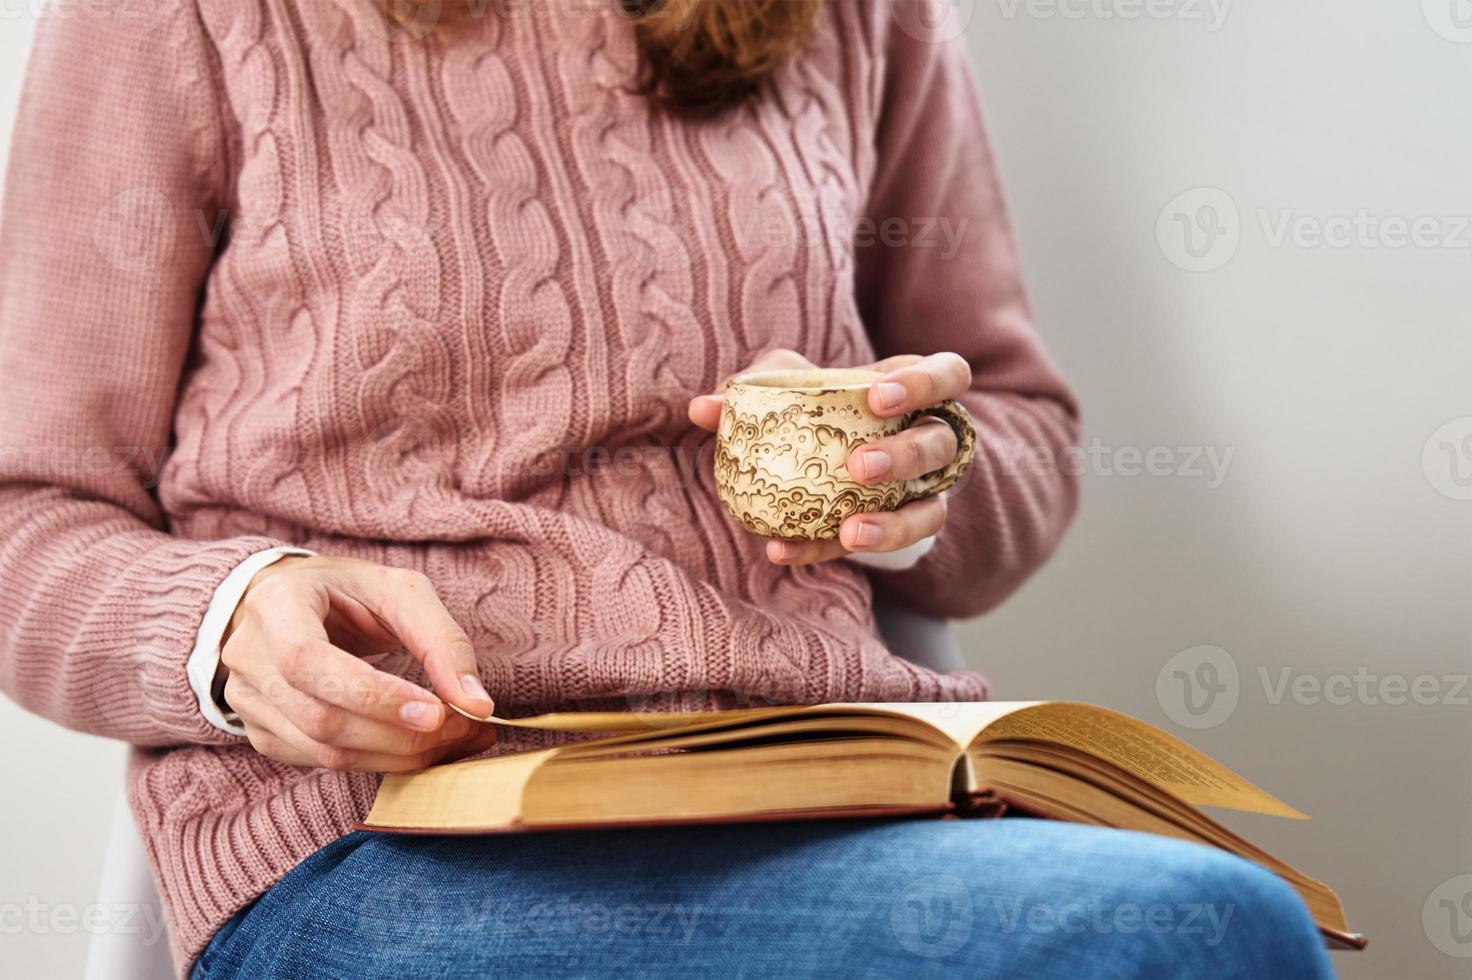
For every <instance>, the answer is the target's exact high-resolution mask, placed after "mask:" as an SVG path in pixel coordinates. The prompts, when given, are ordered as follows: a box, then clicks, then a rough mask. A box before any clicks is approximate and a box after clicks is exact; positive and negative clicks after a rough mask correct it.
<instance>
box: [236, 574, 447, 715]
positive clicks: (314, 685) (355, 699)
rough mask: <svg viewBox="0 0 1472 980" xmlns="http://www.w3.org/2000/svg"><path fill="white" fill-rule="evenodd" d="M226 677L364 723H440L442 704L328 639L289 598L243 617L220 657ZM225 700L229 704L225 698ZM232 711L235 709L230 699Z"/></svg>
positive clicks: (318, 623) (316, 619)
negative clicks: (276, 687) (283, 691)
mask: <svg viewBox="0 0 1472 980" xmlns="http://www.w3.org/2000/svg"><path fill="white" fill-rule="evenodd" d="M221 659H222V661H223V662H224V664H225V666H226V667H228V668H229V669H230V676H231V677H232V678H234V677H237V676H238V677H240V678H242V679H243V680H244V681H246V682H248V683H249V684H250V685H251V687H253V688H254V689H256V690H261V691H268V692H270V691H271V690H272V688H271V685H273V684H276V683H278V682H279V683H280V684H282V685H283V686H285V687H289V688H291V689H292V690H294V691H296V692H300V693H301V694H302V695H304V696H306V697H309V698H312V699H314V700H317V701H321V702H324V703H326V704H329V705H333V706H335V707H338V708H342V709H344V710H346V711H349V712H352V713H354V714H357V715H361V716H363V717H364V718H366V719H371V720H375V721H378V722H381V723H385V724H393V725H404V726H407V727H408V728H410V729H414V730H417V731H421V732H429V731H435V730H437V729H438V728H439V727H440V726H441V725H442V724H443V723H444V720H445V716H446V714H448V713H449V712H447V711H446V709H445V706H444V704H443V702H441V700H440V699H439V698H438V697H436V696H435V695H434V694H432V693H431V692H429V691H426V690H425V689H424V688H422V687H420V686H419V685H417V684H411V683H409V682H408V681H406V680H404V679H403V678H402V677H397V676H395V675H393V674H389V673H386V672H384V671H381V670H379V669H377V668H376V667H372V666H370V665H369V664H367V663H365V662H364V661H362V660H360V659H359V658H358V657H355V656H353V655H352V654H351V653H348V652H347V651H346V650H342V649H340V648H338V647H335V646H333V645H332V644H331V643H329V642H328V640H327V634H326V632H325V631H324V629H323V627H322V622H321V619H320V618H319V617H318V616H317V615H316V614H315V612H314V611H313V610H311V609H309V608H307V607H306V606H305V605H303V604H300V603H297V602H293V601H291V600H290V597H287V598H286V601H283V602H279V603H277V604H276V605H273V606H272V607H271V615H270V617H269V618H266V617H262V616H259V615H253V614H251V613H247V616H246V618H245V619H244V620H243V621H242V623H241V624H240V626H239V627H237V629H236V630H235V632H234V633H233V634H232V635H231V637H230V640H229V642H227V643H226V644H225V649H224V650H223V651H222V653H221ZM227 700H229V698H228V695H227ZM230 704H231V707H233V708H234V709H235V710H236V711H240V710H241V709H240V706H239V705H237V704H236V703H235V702H234V701H231V702H230Z"/></svg>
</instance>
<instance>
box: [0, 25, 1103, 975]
mask: <svg viewBox="0 0 1472 980" xmlns="http://www.w3.org/2000/svg"><path fill="white" fill-rule="evenodd" d="M616 6H617V5H616V4H614V3H611V2H610V3H608V4H607V7H608V10H605V9H604V5H603V4H601V3H592V2H579V3H540V2H528V3H516V4H512V5H509V6H508V5H504V4H487V5H486V8H485V9H486V10H487V12H488V13H487V15H486V16H485V17H484V18H482V19H481V20H479V21H478V22H476V23H475V24H474V25H473V26H471V27H469V28H468V29H465V30H462V31H460V32H456V33H450V32H446V31H436V32H435V33H433V34H431V35H430V36H429V37H428V38H426V39H423V40H418V39H415V38H412V37H411V36H409V35H406V34H402V33H397V32H390V31H385V30H384V29H383V26H382V23H381V21H379V20H378V19H377V18H376V17H373V16H372V15H371V14H367V13H365V11H366V10H368V9H370V8H369V6H368V5H366V4H365V3H363V2H362V0H310V2H301V0H198V2H197V3H196V2H193V0H182V2H178V3H165V4H153V5H143V6H140V5H138V4H135V3H131V2H128V0H98V2H93V3H90V4H84V5H76V4H68V5H63V6H62V7H61V8H60V12H59V13H55V14H51V15H48V16H46V17H45V18H44V20H43V22H42V24H41V26H40V33H39V36H38V38H37V42H36V48H35V52H34V55H33V57H32V61H31V65H30V69H29V78H28V81H27V85H26V90H25V96H24V100H23V102H22V105H21V109H20V116H19V121H18V124H17V129H16V135H15V143H14V149H13V156H12V160H11V163H10V175H9V183H8V185H7V191H6V198H5V212H4V219H3V226H0V686H3V688H4V690H5V691H6V692H8V693H9V694H10V695H11V696H12V697H13V698H15V699H16V700H17V701H18V702H20V703H21V704H22V705H24V706H26V707H27V708H29V709H31V710H33V711H36V712H38V713H40V714H43V715H45V716H47V717H49V718H52V719H54V720H56V721H57V722H60V723H61V724H64V725H67V726H69V727H71V728H75V729H79V730H82V731H87V732H95V733H98V734H101V735H106V736H110V737H113V738H119V739H124V740H126V741H128V742H131V743H133V744H134V745H135V746H137V749H136V751H135V752H134V754H133V756H132V764H131V766H130V769H129V774H128V791H129V797H130V799H131V801H132V805H133V810H134V813H135V815H136V818H137V820H138V823H139V825H140V827H141V829H142V831H143V834H144V837H145V839H146V841H147V844H148V848H149V851H150V854H151V856H152V859H153V864H154V868H155V871H156V874H157V878H158V883H159V885H160V888H161V891H162V893H163V895H164V897H165V901H166V905H167V911H168V914H169V922H170V925H171V929H172V936H173V941H174V944H175V947H174V952H175V955H176V959H177V960H178V961H179V963H180V965H181V967H187V966H188V964H190V963H191V962H192V961H193V959H194V958H195V956H196V955H197V954H198V952H199V950H200V949H201V948H202V946H203V945H204V944H205V943H206V942H207V941H208V939H209V937H210V936H211V934H212V933H213V931H214V930H215V929H216V928H217V927H218V926H219V925H220V924H221V923H222V922H223V921H224V920H225V919H226V918H227V917H228V916H230V915H231V914H232V913H233V912H234V911H235V910H237V909H239V908H240V907H241V906H243V905H244V904H246V903H247V902H249V901H250V900H251V899H252V898H254V897H255V896H257V895H258V894H260V893H261V892H262V891H263V890H265V889H266V888H267V887H269V886H270V885H271V884H272V883H273V882H274V881H276V880H277V879H278V878H280V877H281V876H282V875H283V874H285V873H286V872H287V871H288V870H289V869H290V868H291V867H292V866H293V865H295V864H296V863H297V862H299V861H300V860H302V858H303V857H305V856H306V855H308V854H309V853H311V852H312V851H313V850H314V849H316V848H318V847H319V846H321V845H322V844H324V843H325V842H328V841H330V840H332V839H334V838H336V837H338V836H339V835H341V834H343V833H344V832H345V831H346V830H347V829H348V828H349V826H350V825H351V824H352V823H353V821H354V820H355V819H357V818H359V817H361V816H362V815H363V814H364V813H365V811H366V808H367V807H368V805H369V803H370V802H371V800H372V798H373V794H374V789H375V786H376V780H375V778H374V777H372V776H366V775H348V774H344V773H340V772H332V771H326V770H308V769H298V768H293V767H290V766H286V765H281V764H278V763H276V762H273V761H270V760H268V759H265V758H263V757H261V756H259V755H257V754H256V753H255V752H254V751H253V750H252V749H251V748H250V746H249V745H247V744H245V743H244V742H243V741H242V740H239V739H236V738H234V737H232V736H230V735H228V734H226V733H224V732H222V731H220V730H217V729H215V728H212V727H211V726H210V725H208V724H207V723H206V722H205V721H204V719H203V718H202V717H201V716H200V714H199V711H198V708H197V704H196V700H195V696H194V694H193V692H192V691H191V689H190V686H189V681H188V679H187V677H186V674H185V662H186V659H187V657H188V654H189V651H190V649H191V646H192V643H193V639H194V635H195V631H196V630H197V628H198V627H199V624H200V619H201V616H202V614H203V611H204V609H205V607H206V605H207V603H208V602H209V599H210V597H211V594H212V592H213V590H214V589H215V587H216V586H217V585H218V584H219V582H220V581H221V580H222V579H223V578H224V576H225V575H226V574H227V573H228V572H229V570H230V569H231V568H232V567H233V566H234V565H235V564H236V563H237V562H239V561H240V560H241V559H242V558H244V557H245V556H247V555H249V554H251V553H252V552H255V551H258V550H260V549H263V548H266V547H269V546H272V545H277V544H283V543H291V544H300V545H304V546H306V547H310V548H313V549H316V550H318V551H320V552H323V553H327V554H339V555H352V556H357V557H362V558H367V559H372V560H375V561H379V562H385V563H390V564H395V565H405V566H413V567H415V568H418V569H420V570H422V571H424V572H426V573H427V574H428V575H429V576H430V577H431V578H432V579H433V580H434V582H435V583H436V585H437V586H438V588H439V589H440V591H441V594H442V596H443V598H444V600H445V602H446V604H447V605H448V607H449V608H450V610H451V611H452V612H453V613H454V614H455V616H456V617H457V618H458V620H459V621H460V622H461V623H462V624H463V625H464V627H465V628H466V630H467V631H468V632H469V633H470V636H471V637H472V639H473V640H474V641H475V642H476V645H477V647H478V650H479V655H480V663H481V669H482V673H483V675H484V678H485V681H486V685H487V687H488V688H489V689H490V691H491V693H492V694H493V695H494V696H495V698H496V700H497V702H498V704H499V705H500V706H501V708H502V710H508V709H509V710H513V711H517V712H531V711H538V710H543V709H547V708H550V707H553V706H563V707H591V706H620V707H627V706H630V705H632V706H657V707H674V706H686V707H692V706H699V707H707V706H723V705H732V704H739V703H743V702H749V701H751V700H753V699H760V700H762V701H777V702H820V701H826V700H834V699H853V700H861V699H862V700H904V699H956V698H980V697H983V696H985V685H984V683H983V681H982V680H981V679H980V678H979V677H977V676H976V675H974V674H953V675H936V674H934V673H930V672H928V671H925V670H922V669H919V668H917V667H914V666H912V665H910V664H908V663H907V662H906V661H904V660H901V659H898V658H896V657H895V656H893V655H892V654H891V653H890V652H889V651H888V650H887V649H886V648H885V647H884V645H883V644H882V642H881V641H880V640H879V639H878V638H877V637H876V632H875V627H874V622H873V617H872V614H871V611H870V604H871V581H872V582H873V583H874V584H876V585H877V586H878V587H880V588H882V589H885V590H887V591H888V592H890V593H892V594H894V595H896V596H898V597H899V598H900V599H902V600H903V601H905V602H908V603H909V604H911V605H912V606H913V607H915V608H917V609H919V610H923V611H927V612H930V613H934V614H938V615H945V616H969V615H974V614H977V613H980V612H981V611H983V610H985V609H987V608H988V607H990V606H992V605H994V604H995V603H997V602H999V601H1000V600H1001V599H1002V598H1004V597H1005V596H1006V595H1007V594H1008V593H1010V592H1011V591H1012V590H1013V589H1014V588H1015V587H1016V586H1017V585H1018V584H1019V583H1020V582H1021V581H1022V580H1023V579H1024V578H1025V577H1026V576H1027V575H1028V574H1029V573H1030V572H1031V571H1032V570H1033V569H1035V568H1036V567H1037V566H1038V564H1039V563H1040V562H1041V561H1043V559H1044V558H1045V557H1046V556H1047V555H1048V554H1049V552H1050V551H1051V550H1052V548H1053V547H1054V545H1055V543H1056V542H1057V541H1058V538H1059V535H1060V534H1061V532H1062V530H1063V528H1064V526H1065V524H1066V523H1067V521H1068V519H1069V517H1070V515H1071V513H1072V511H1073V509H1074V501H1075V486H1074V483H1073V481H1072V480H1071V479H1070V477H1069V475H1068V473H1067V469H1066V467H1058V466H1056V465H1049V464H1047V462H1046V460H1047V459H1055V458H1057V456H1058V454H1059V453H1060V452H1061V451H1062V450H1064V449H1065V448H1066V447H1067V446H1069V445H1070V444H1071V442H1072V440H1073V438H1074V435H1075V415H1074V406H1073V403H1072V400H1071V398H1070V395H1069V393H1068V391H1067V389H1066V388H1065V385H1064V383H1063V382H1062V380H1061V379H1060V378H1059V376H1058V374H1057V372H1056V371H1055V369H1054V368H1053V367H1052V366H1051V364H1050V362H1049V361H1048V359H1047V357H1046V355H1045V354H1044V352H1043V350H1042V348H1041V346H1040V344H1039V342H1038V340H1037V338H1036V337H1035V336H1034V333H1033V330H1032V327H1031V324H1030V321H1029V314H1028V310H1027V306H1026V301H1025V298H1024V294H1023V289H1022V283H1021V280H1020V278H1019V274H1018V267H1017V259H1016V256H1015V254H1014V249H1013V245H1012V242H1011V238H1010V233H1009V229H1008V223H1007V218H1006V213H1005V209H1004V206H1003V202H1002V198H1001V194H1000V190H999V188H998V184H997V177H996V172H995V167H994V162H993V159H992V156H991V152H990V150H989V148H988V145H987V142H986V139H985V135H984V133H983V129H982V121H981V116H980V114H979V110H978V105H977V100H976V98H975V95H974V93H973V91H972V81H971V77H970V75H969V72H968V69H967V67H966V63H965V56H964V54H963V52H962V50H961V49H960V48H959V47H958V46H956V45H955V44H945V43H936V42H935V41H934V40H933V39H931V38H927V37H925V36H924V35H925V32H924V28H923V25H924V23H925V20H924V16H923V15H922V14H921V13H920V12H919V11H917V10H915V9H913V3H911V2H910V0H896V3H894V4H890V3H887V2H877V0H831V2H829V3H828V4H827V5H826V7H825V9H824V12H823V14H822V17H821V23H820V25H819V28H818V31H817V34H816V37H815V38H814V40H813V42H812V45H811V48H810V50H809V51H808V52H807V53H806V54H805V55H804V56H803V57H802V58H801V59H800V60H799V61H798V62H796V63H795V64H793V65H791V66H789V68H788V69H786V70H785V71H784V72H783V73H782V74H781V77H780V79H779V81H778V83H777V84H776V85H775V86H774V87H773V89H772V91H770V92H769V93H767V94H766V95H764V96H763V97H762V98H761V99H760V100H759V101H757V102H756V103H754V104H752V105H750V106H748V107H746V108H744V109H742V110H740V111H737V112H735V113H734V114H732V115H730V116H728V117H726V118H723V119H720V120H718V121H715V122H712V123H707V124H695V123H689V122H682V121H677V120H673V119H669V118H663V117H661V116H659V115H656V114H654V113H653V112H652V111H651V109H650V107H649V106H648V104H647V103H646V102H645V101H643V100H641V99H640V98H638V97H635V96H632V95H630V94H628V93H627V91H626V90H625V87H624V86H625V83H626V82H627V81H628V80H629V78H630V77H631V75H632V72H633V68H634V64H635V58H634V46H633V39H632V34H631V29H630V27H629V23H628V21H626V20H625V19H624V18H622V17H620V16H617V15H615V14H612V13H611V11H612V10H613V9H614V8H615V7H616ZM498 11H499V12H498ZM774 347H791V348H794V349H796V350H798V351H800V352H802V353H804V354H806V355H807V356H808V357H809V358H810V359H812V360H813V361H815V362H817V363H820V364H830V365H845V364H854V363H860V362H864V361H868V360H870V359H872V358H873V357H874V356H875V355H876V354H877V355H887V354H894V353H902V352H904V353H927V352H932V351H937V350H955V351H959V352H960V353H962V354H963V355H964V356H966V357H967V358H968V359H969V360H970V362H971V364H972V367H973V369H974V371H975V377H976V383H975V387H974V389H973V390H972V391H971V393H970V395H969V397H968V398H967V404H968V406H969V408H970V410H971V412H972V413H973V414H974V416H975V417H976V420H977V423H978V428H979V430H980V433H981V438H980V446H979V449H978V456H977V462H976V465H975V468H974V470H973V475H972V476H971V477H970V479H969V481H968V482H967V483H966V485H965V486H964V489H962V490H961V491H960V492H959V493H958V494H957V495H956V496H955V497H954V499H953V501H952V506H951V509H950V522H949V524H948V525H947V527H946V529H945V531H944V533H943V534H942V536H941V538H940V543H939V545H938V546H937V547H936V548H935V550H933V551H932V552H931V553H930V554H929V555H928V556H927V557H926V558H924V559H923V560H922V562H921V563H920V564H919V565H918V566H917V567H916V568H914V569H913V570H911V571H908V572H901V573H873V574H871V575H868V576H866V574H865V572H864V571H863V570H861V569H859V568H857V567H854V566H852V565H850V564H848V563H845V562H838V563H832V564H826V565H823V566H821V567H810V568H779V567H776V566H773V565H771V564H769V563H768V562H767V561H766V560H765V559H764V558H763V555H762V542H761V541H759V540H756V539H754V538H752V537H751V536H749V535H747V534H746V533H745V532H743V531H742V530H741V529H740V528H739V527H737V526H736V525H735V523H734V522H732V521H730V520H728V519H727V518H726V517H725V516H724V515H723V513H722V511H721V509H720V506H719V504H718V503H717V499H716V495H715V491H714V488H713V485H712V473H711V466H710V461H711V437H710V436H709V435H708V434H706V433H704V432H700V431H692V430H691V428H690V426H689V424H688V423H687V421H686V417H685V406H686V401H687V399H688V398H689V397H690V396H691V395H692V394H695V393H699V392H704V391H707V390H709V389H711V388H712V387H713V386H714V385H715V384H716V383H717V382H718V381H719V380H720V379H721V378H723V377H724V376H727V375H729V374H730V373H732V372H735V371H737V370H738V369H740V368H741V367H742V366H744V365H745V364H746V363H747V362H749V361H750V360H751V359H752V358H753V357H755V356H756V355H757V354H759V353H761V352H763V351H765V350H768V349H770V348H774ZM528 744H530V743H529V742H528V740H527V738H526V737H525V736H521V735H517V734H514V733H508V734H507V736H506V739H505V742H504V743H503V745H502V748H503V749H512V748H519V747H525V746H526V745H528Z"/></svg>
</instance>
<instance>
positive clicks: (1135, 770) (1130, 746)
mask: <svg viewBox="0 0 1472 980" xmlns="http://www.w3.org/2000/svg"><path fill="white" fill-rule="evenodd" d="M993 738H1024V739H1036V740H1039V741H1046V742H1053V743H1056V744H1059V745H1067V746H1071V747H1073V748H1076V749H1079V750H1081V751H1083V752H1088V753H1089V754H1091V755H1095V756H1098V757H1099V758H1101V759H1104V760H1107V761H1108V762H1111V763H1113V764H1114V765H1116V766H1118V767H1119V768H1121V769H1124V770H1125V771H1126V772H1129V773H1132V774H1133V775H1135V776H1138V777H1139V778H1141V779H1143V780H1145V781H1146V782H1149V783H1153V784H1155V785H1156V786H1159V787H1161V788H1162V789H1164V790H1166V791H1168V792H1170V793H1173V794H1174V795H1175V796H1177V797H1179V798H1180V799H1182V800H1185V801H1186V802H1187V803H1193V804H1195V805H1197V806H1219V807H1226V808H1227V809H1231V810H1243V811H1246V812H1248V813H1265V814H1269V815H1272V816H1278V817H1290V818H1293V819H1296V820H1306V819H1308V817H1307V815H1306V814H1303V813H1300V812H1299V811H1298V810H1295V809H1294V808H1293V807H1291V806H1289V805H1288V804H1286V803H1284V802H1283V801H1282V800H1279V799H1277V798H1276V797H1274V796H1272V795H1270V794H1268V793H1266V792H1264V791H1263V790H1261V789H1259V788H1258V787H1256V786H1254V785H1252V784H1251V783H1249V782H1248V781H1247V780H1245V779H1243V778H1242V777H1241V776H1239V775H1237V774H1236V773H1235V772H1232V770H1230V769H1228V768H1227V767H1226V766H1223V765H1221V764H1220V763H1218V762H1216V761H1214V760H1213V759H1210V758H1208V757H1207V756H1206V755H1203V754H1202V753H1200V752H1198V751H1196V750H1195V749H1193V748H1191V747H1190V746H1189V745H1187V744H1186V743H1185V742H1182V741H1181V740H1180V739H1177V738H1175V737H1174V736H1171V735H1167V734H1166V733H1165V732H1163V731H1161V730H1160V729H1158V728H1156V727H1154V726H1153V725H1147V724H1145V723H1144V722H1142V721H1136V720H1135V719H1133V718H1130V717H1128V716H1126V715H1122V714H1119V713H1118V712H1114V711H1110V710H1108V709H1106V708H1096V707H1094V706H1092V705H1087V704H1079V703H1076V702H1072V701H1046V702H1043V703H1041V704H1036V705H1033V706H1031V707H1028V708H1026V709H1023V710H1018V711H1012V712H1009V713H1008V714H1006V715H1003V716H1002V717H1001V718H998V719H997V720H996V721H994V722H992V723H991V724H990V725H988V726H987V727H986V731H985V732H983V733H982V736H981V739H982V740H986V739H993Z"/></svg>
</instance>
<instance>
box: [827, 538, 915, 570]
mask: <svg viewBox="0 0 1472 980" xmlns="http://www.w3.org/2000/svg"><path fill="white" fill-rule="evenodd" d="M934 547H935V535H933V534H932V535H931V536H930V537H928V538H921V539H920V540H919V541H916V542H915V543H914V544H912V545H909V546H908V547H905V548H901V549H900V550H899V551H851V552H849V553H848V554H847V555H844V557H845V558H847V559H848V560H849V561H851V562H853V563H854V564H855V565H863V566H864V567H865V568H877V569H879V570H880V571H885V572H903V571H904V570H905V569H907V568H914V567H915V565H917V564H918V563H919V561H920V559H921V558H924V557H925V556H926V555H928V554H929V553H930V549H931V548H934Z"/></svg>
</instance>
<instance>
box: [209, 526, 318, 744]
mask: <svg viewBox="0 0 1472 980" xmlns="http://www.w3.org/2000/svg"><path fill="white" fill-rule="evenodd" d="M314 554H316V552H314V551H307V550H306V549H305V548H286V547H283V548H267V549H266V550H265V551H257V552H256V553H255V554H253V555H251V556H250V557H249V558H247V559H245V560H244V561H242V562H241V563H240V564H239V565H236V566H235V567H234V568H233V569H231V570H230V574H229V575H226V576H225V580H224V581H223V582H221V583H220V585H219V587H218V588H216V589H215V594H214V596H213V597H212V598H211V599H210V604H209V607H208V608H207V609H205V612H204V619H203V620H202V621H201V622H200V624H199V632H198V633H197V634H196V635H195V638H194V650H193V652H192V653H190V654H189V664H188V666H187V668H186V670H187V671H188V673H189V686H190V687H191V688H192V689H193V690H194V696H195V697H196V698H198V699H199V713H200V714H202V715H204V719H205V721H207V722H209V723H210V724H211V725H214V726H215V727H216V728H220V729H223V730H224V731H227V732H229V733H230V734H232V735H244V734H245V726H244V725H242V724H241V723H240V716H239V715H237V714H236V713H235V712H233V711H226V710H225V709H224V708H223V707H222V706H221V705H220V704H219V703H218V702H217V701H215V692H214V685H215V674H216V673H217V672H218V671H219V669H220V641H221V640H222V639H224V636H225V627H227V626H229V625H230V617H231V616H234V615H235V607H236V606H238V605H240V599H241V597H242V596H244V595H245V590H246V589H247V588H248V587H249V586H250V580H251V579H253V578H255V577H256V572H259V571H260V570H261V569H263V568H265V567H266V566H267V565H270V564H271V563H272V562H275V561H276V560H277V559H280V558H285V557H286V556H287V555H306V556H308V557H310V556H311V555H314Z"/></svg>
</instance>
